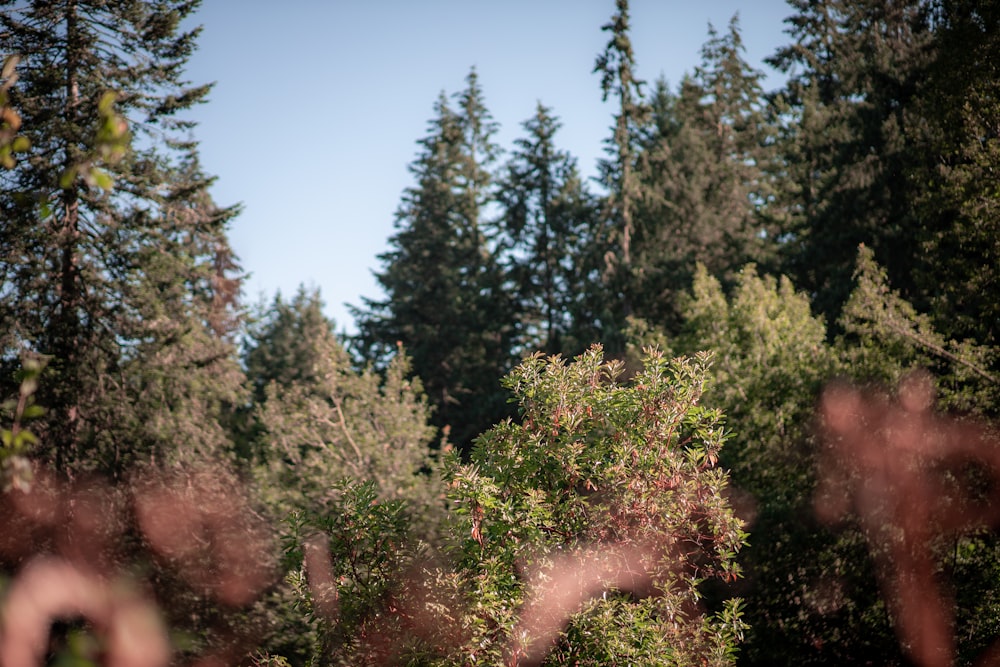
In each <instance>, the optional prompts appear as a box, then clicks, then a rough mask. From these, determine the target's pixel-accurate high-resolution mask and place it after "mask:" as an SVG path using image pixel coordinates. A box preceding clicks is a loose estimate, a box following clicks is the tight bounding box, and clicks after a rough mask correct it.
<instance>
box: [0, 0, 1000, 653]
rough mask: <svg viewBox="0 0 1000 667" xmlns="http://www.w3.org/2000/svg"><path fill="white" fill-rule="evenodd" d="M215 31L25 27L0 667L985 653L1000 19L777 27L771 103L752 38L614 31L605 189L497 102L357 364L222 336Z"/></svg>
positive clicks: (399, 254)
mask: <svg viewBox="0 0 1000 667" xmlns="http://www.w3.org/2000/svg"><path fill="white" fill-rule="evenodd" d="M197 5H198V2H191V1H188V0H184V1H180V0H156V1H139V0H119V1H114V2H103V1H101V2H98V1H96V0H61V1H59V2H42V1H41V0H30V1H28V2H22V3H13V2H6V1H4V2H0V51H2V52H3V53H4V54H5V55H9V56H10V57H9V58H8V59H7V60H6V61H5V64H4V67H3V71H2V80H0V106H2V116H0V123H2V125H0V167H2V168H0V216H2V220H0V322H2V327H0V397H2V398H3V399H5V402H4V403H3V406H2V408H3V414H2V418H3V421H2V422H0V426H2V429H3V431H2V434H3V443H2V449H0V464H2V482H3V491H2V496H0V503H2V505H3V507H2V509H0V511H2V512H3V515H4V516H5V517H8V518H7V519H6V520H5V521H6V526H5V527H4V528H3V529H0V533H2V534H0V593H2V597H0V600H3V602H2V605H3V606H2V611H0V620H2V623H3V627H0V662H3V663H4V664H10V665H11V666H12V667H14V666H16V665H22V664H23V665H25V666H27V665H32V664H38V663H39V662H40V661H46V660H47V661H66V660H70V661H73V664H82V665H87V664H103V662H105V661H111V662H114V661H115V660H116V659H121V660H125V658H122V656H123V655H130V656H132V657H131V658H128V659H129V660H134V662H116V664H130V665H140V664H142V665H146V664H148V665H150V666H151V667H152V666H153V665H160V664H164V663H166V662H177V663H186V662H193V661H196V660H216V661H220V662H222V663H244V664H250V663H252V664H255V665H273V666H280V665H295V666H298V665H334V664H412V665H416V664H426V665H476V664H484V665H498V664H509V665H528V664H541V663H543V662H544V664H553V665H555V664H575V665H609V664H630V665H632V664H635V665H640V664H648V665H662V664H669V665H703V664H711V665H726V664H733V663H737V662H738V663H740V664H746V665H796V666H797V667H798V666H801V665H804V664H808V665H813V664H815V665H819V664H836V665H843V664H886V665H905V664H920V665H928V666H930V665H950V664H976V662H977V660H987V659H988V656H989V655H992V653H990V652H989V651H990V648H989V647H990V646H991V645H992V644H993V642H994V641H995V639H996V637H997V635H998V634H1000V543H998V540H997V538H996V536H995V535H994V534H993V533H992V532H991V531H990V529H991V528H993V527H995V525H996V524H1000V520H998V519H997V518H996V517H993V516H992V514H993V512H992V511H991V510H990V509H989V508H990V507H991V506H992V503H993V500H995V499H996V498H995V496H996V495H997V490H996V489H997V488H1000V482H998V480H1000V465H995V464H994V463H993V462H994V461H1000V456H998V455H997V454H996V450H997V448H998V447H1000V446H998V445H996V443H997V442H1000V440H998V436H997V434H996V432H995V431H994V430H993V429H992V427H988V426H984V424H988V423H989V422H990V420H994V419H996V418H997V416H998V413H1000V354H998V353H1000V330H998V326H1000V189H998V187H1000V186H998V184H1000V176H998V170H1000V71H998V68H1000V5H998V4H997V3H995V2H982V1H974V0H900V1H896V0H852V1H847V0H789V2H788V5H789V6H788V18H787V19H786V32H787V36H788V44H787V45H786V46H783V47H781V48H779V49H778V50H777V51H776V52H775V53H774V54H773V55H772V56H771V57H770V58H769V59H768V63H769V64H770V65H771V66H773V67H774V68H776V69H777V70H778V71H780V72H781V73H782V74H783V76H784V83H783V85H782V86H781V88H779V89H777V90H771V91H767V90H764V89H763V87H762V86H763V83H762V82H763V80H764V76H763V74H762V73H761V72H760V71H758V70H756V69H754V68H753V67H752V66H751V65H750V64H749V63H747V62H746V61H745V59H744V49H743V44H742V36H741V32H740V26H739V21H738V17H733V19H732V21H731V22H730V23H729V25H728V26H726V27H725V28H724V29H722V30H718V29H716V28H712V27H710V28H709V31H708V35H707V40H706V42H705V44H704V46H703V48H702V51H701V60H700V62H699V64H698V65H697V66H695V67H694V69H693V70H692V71H691V72H690V73H689V74H688V75H687V76H685V77H684V78H683V80H682V81H680V82H679V84H677V85H676V86H673V87H671V86H669V85H668V84H667V83H666V82H665V81H662V80H659V81H653V82H648V81H644V80H643V79H642V78H641V77H640V74H641V72H642V71H643V68H640V66H639V61H640V60H641V54H637V53H635V52H634V51H633V48H632V44H631V41H630V37H629V35H630V29H631V25H630V15H629V7H628V2H627V0H616V2H615V6H614V7H613V8H612V7H609V10H610V11H611V12H612V14H611V20H610V22H609V23H608V24H607V25H605V26H603V28H602V27H600V26H595V30H598V29H602V30H603V31H604V33H605V35H606V37H607V45H606V48H605V49H604V50H603V51H602V52H601V53H599V54H596V60H595V62H594V63H580V66H581V67H592V68H593V72H594V74H595V103H597V101H598V100H600V99H602V98H603V99H604V100H605V101H611V102H613V108H614V110H615V113H614V115H613V118H612V119H611V127H610V131H609V136H608V137H607V138H606V139H605V146H606V151H605V156H604V158H603V159H602V160H601V161H600V163H599V165H598V167H599V168H598V174H599V175H598V177H597V178H596V179H585V178H583V177H582V176H581V174H580V171H579V168H578V165H577V161H576V159H575V158H574V157H573V156H572V155H571V154H570V153H569V152H568V151H566V150H565V149H563V148H561V147H560V144H559V129H560V121H559V117H558V115H557V114H556V112H555V110H553V109H551V108H548V107H546V106H545V105H544V104H543V103H542V102H541V101H539V102H538V105H537V108H536V111H535V114H534V115H533V116H532V117H531V118H529V119H526V120H525V121H524V123H523V124H522V133H521V137H520V138H519V139H517V140H516V141H515V142H514V145H513V146H510V147H501V146H499V145H498V144H497V143H496V141H495V136H496V132H497V129H498V128H497V125H496V123H495V122H494V120H493V118H492V117H491V115H490V113H489V109H488V105H487V95H486V93H485V86H484V84H483V83H481V82H480V80H479V77H478V75H477V73H476V71H475V70H474V69H473V70H472V71H470V73H469V75H468V77H467V78H466V80H465V85H464V87H463V88H462V89H461V90H459V91H458V92H456V93H454V94H451V95H449V94H445V93H442V94H441V95H440V96H439V97H438V98H437V101H436V102H435V103H434V105H433V108H432V115H431V118H430V121H429V123H428V129H427V133H426V135H425V136H424V137H423V138H421V139H419V141H418V144H417V146H418V148H417V154H416V156H415V158H414V160H413V162H412V163H411V164H410V172H411V174H412V185H411V186H410V187H408V188H407V189H406V190H405V192H404V193H403V194H402V198H401V201H400V205H399V208H398V211H397V214H396V219H395V232H394V234H393V236H392V237H391V238H390V239H389V240H388V248H387V250H386V252H385V253H384V254H383V255H381V256H380V261H381V268H380V270H379V271H378V272H377V274H376V275H377V279H378V282H379V284H380V286H381V288H382V290H383V292H384V298H382V299H370V300H365V301H364V303H362V304H360V305H358V306H355V307H354V308H353V309H352V312H353V315H354V317H355V319H356V322H355V323H356V328H357V332H358V333H357V334H356V335H352V336H345V335H338V334H336V332H335V329H334V325H333V323H332V322H331V321H329V320H328V319H327V318H326V317H325V316H324V314H323V303H322V298H321V295H320V293H319V291H318V290H307V289H305V288H302V289H300V290H299V291H298V292H297V293H296V294H294V295H291V296H284V295H280V294H279V295H277V296H275V297H274V299H273V301H271V302H270V303H264V304H260V305H258V306H257V307H256V308H253V307H251V308H247V307H246V306H245V305H244V304H243V303H242V302H241V299H240V296H241V295H240V286H241V276H242V271H243V267H241V266H240V265H239V262H238V259H237V258H236V257H235V256H234V254H233V252H232V249H231V247H230V245H229V241H228V237H227V234H228V229H229V227H230V226H231V225H232V224H238V215H239V207H238V206H224V205H218V204H216V203H215V202H214V201H213V199H212V197H211V195H210V188H211V185H212V180H213V179H212V177H211V176H210V175H208V174H206V173H205V172H204V171H203V169H202V167H201V165H200V163H199V160H198V144H197V141H196V140H195V139H194V138H192V136H193V134H194V133H195V130H196V128H195V127H194V124H193V123H192V122H190V121H188V120H185V118H184V115H185V112H186V111H187V110H189V109H190V108H191V107H192V106H193V105H195V104H198V103H201V102H203V101H205V100H207V99H208V96H209V93H210V86H208V85H192V84H191V83H189V82H187V81H186V80H185V77H184V66H185V64H186V61H187V60H188V58H189V57H190V56H191V54H192V53H193V52H194V50H195V49H196V48H197V38H198V34H199V32H200V29H197V28H195V29H190V30H189V29H186V28H183V26H184V25H187V24H188V23H187V21H188V20H189V19H191V18H192V17H194V18H196V9H197ZM486 83H488V82H486ZM834 378H840V379H841V382H842V383H846V382H850V383H854V386H857V387H861V388H860V389H857V390H854V389H851V390H849V391H848V390H846V389H844V388H843V387H846V386H848V385H846V384H843V385H836V384H835V385H833V387H834V388H833V389H831V390H828V391H827V393H825V394H824V387H827V386H830V385H829V383H830V381H831V380H832V379H834ZM837 387H841V388H840V389H837ZM897 387H898V388H899V389H898V392H897V390H896V388H897ZM6 399H9V400H6ZM818 406H822V408H823V409H822V410H821V411H820V412H819V413H818V412H817V407H818ZM844 406H847V407H844ZM845 410H846V412H845ZM934 410H940V411H942V412H947V413H950V414H951V415H952V417H951V418H949V419H951V420H953V421H946V420H943V419H937V418H934V419H932V417H931V415H932V413H933V412H934ZM845 414H846V415H848V416H847V417H845V416H844V415H845ZM918 418H919V420H923V421H919V420H918ZM935 419H936V420H935ZM894 420H895V421H894ZM917 421H919V423H921V424H931V425H933V429H931V430H933V432H934V433H935V434H936V435H935V437H936V438H937V440H935V442H941V443H946V444H947V443H950V444H947V446H948V447H951V448H952V449H951V450H948V451H955V452H961V454H960V456H959V455H958V454H956V457H958V459H956V460H957V463H956V460H952V459H951V458H948V457H946V456H945V455H937V456H936V457H935V455H933V454H931V455H929V456H924V455H923V454H920V453H919V452H918V453H917V454H914V453H913V452H914V451H916V450H917V449H919V448H917V447H916V446H912V447H910V449H907V450H906V451H907V452H909V453H907V454H905V455H901V456H900V457H899V459H898V460H895V459H893V458H892V457H888V456H887V455H885V452H895V451H897V450H894V449H892V447H896V446H899V445H898V443H899V439H898V438H899V433H911V432H912V433H915V434H916V435H913V436H912V437H913V438H916V439H917V440H918V441H921V442H922V440H920V438H924V439H925V440H926V439H928V438H930V436H928V435H927V433H930V432H931V431H930V430H927V431H926V432H925V431H919V430H917V431H914V430H913V428H910V429H909V430H907V428H909V426H908V425H912V424H914V423H917ZM914 428H915V427H914ZM927 428H928V429H930V428H931V427H930V426H928V427H927ZM935 429H936V430H935ZM963 429H964V430H963ZM950 433H957V434H960V435H957V436H955V437H954V438H952V439H951V440H949V439H948V438H950V437H951V436H950V435H947V434H950ZM942 434H944V435H942ZM924 436H926V437H924ZM928 441H929V440H928ZM957 441H961V442H960V446H959V445H955V444H954V443H955V442H957ZM855 443H863V445H864V447H866V448H867V449H864V448H861V449H857V450H851V449H850V447H851V446H854V444H855ZM968 443H973V445H974V446H973V445H969V444H968ZM901 446H902V447H903V449H906V447H908V446H909V445H907V444H906V443H905V442H904V443H903V445H901ZM844 451H855V454H853V455H851V456H850V457H848V458H849V459H853V460H847V461H844V460H840V459H838V458H837V457H838V456H839V454H838V452H844ZM898 451H902V450H898ZM857 452H860V453H857ZM874 452H879V454H877V456H886V458H885V461H887V462H882V461H883V459H878V460H877V461H876V460H875V459H874V458H872V457H874V456H876V454H875V453H874ZM845 471H846V472H845ZM834 473H836V474H834ZM838 475H839V476H838ZM870 475H880V477H877V479H878V480H881V481H880V482H878V483H877V484H875V483H872V482H871V481H870V479H869V476H870ZM831 480H835V481H831ZM913 480H918V481H919V483H915V482H913ZM873 484H874V485H873ZM931 489H933V493H931V492H930V491H929V490H931ZM918 491H924V492H926V493H925V494H924V495H925V496H934V497H921V496H920V494H919V493H918V494H917V496H913V495H912V494H913V493H916V492H918ZM904 493H909V494H911V495H910V496H906V498H905V500H901V498H902V497H903V494H904ZM831 494H832V495H831ZM838 494H840V495H839V497H836V498H833V499H831V498H832V497H833V496H837V495H838ZM873 499H875V500H873ZM876 500H877V502H876ZM873 503H874V504H877V505H878V508H877V509H874V505H873ZM901 503H904V504H903V505H901ZM907 507H909V509H911V510H912V514H913V516H920V517H921V518H922V519H923V518H926V521H922V522H921V526H919V530H917V528H916V527H914V526H911V525H910V523H909V522H907V521H905V520H904V521H902V522H897V525H895V526H894V525H891V523H887V522H886V517H895V518H897V519H898V518H899V517H901V516H904V517H905V515H906V512H905V511H904V509H906V508H907ZM940 508H947V511H944V510H942V511H940V512H939V511H938V510H939V509H940ZM969 508H972V509H969ZM966 509H969V511H968V512H965V511H964V510H966ZM973 509H974V511H973ZM959 515H961V516H965V517H970V516H972V517H975V521H972V520H965V519H963V520H958V519H955V517H956V516H959ZM833 519H837V521H836V522H833ZM894 531H895V532H894ZM916 535H919V536H920V539H919V540H918V539H917V538H916V537H914V536H916ZM892 572H895V574H894V575H891V574H890V573H892ZM900 573H902V574H900ZM910 573H913V577H914V578H912V579H906V576H909V574H910ZM46 579H48V580H50V581H61V582H63V584H60V585H58V586H57V588H59V591H60V592H59V594H58V595H56V594H54V593H53V594H52V595H50V596H48V597H46V595H47V594H46V595H43V594H42V593H40V592H38V591H40V590H41V589H40V588H39V589H36V588H33V587H37V586H42V585H43V582H44V581H45V580H46ZM65 582H70V583H65ZM907 582H909V584H907ZM915 582H919V583H921V584H922V586H916V588H922V589H925V592H924V593H923V594H925V595H926V596H928V597H924V598H919V596H918V598H914V597H912V596H911V597H906V596H905V595H903V594H902V593H901V590H902V589H905V588H907V586H908V585H909V586H910V588H914V587H915ZM71 584H72V585H71ZM938 587H939V588H940V591H938ZM929 589H934V591H933V594H932V593H931V592H930V591H929ZM73 595H79V596H80V597H77V598H74V597H72V596H73ZM33 596H34V597H33ZM52 596H55V597H52ZM59 596H65V597H59ZM56 598H58V600H57V601H55V602H52V600H53V599H56ZM25 599H29V600H30V599H36V600H42V599H44V600H48V601H50V602H51V609H50V608H49V607H45V606H44V604H43V603H38V605H37V608H36V612H37V613H36V614H35V616H33V615H32V614H27V613H23V609H21V608H18V607H17V606H16V603H19V601H23V600H25ZM914 599H920V600H922V602H923V603H928V600H930V601H932V602H933V603H934V610H932V612H928V613H927V614H924V616H923V617H921V618H922V620H919V621H913V618H914V617H913V615H912V614H911V613H909V611H908V605H909V606H911V607H912V606H913V605H912V603H913V600H914ZM95 600H97V602H95ZM147 603H148V604H147ZM45 604H48V602H47V603H45ZM143 605H147V606H143ZM150 605H151V606H150ZM125 608H127V609H131V610H133V611H135V610H141V613H139V612H135V613H132V614H131V615H125V614H122V613H120V611H119V610H121V609H125ZM39 609H41V610H42V611H38V610H39ZM150 610H152V611H150ZM43 612H45V613H43ZM48 612H51V619H50V617H49V616H47V615H46V614H47V613H48ZM147 612H148V615H143V614H147ZM33 613H34V612H33ZM137 614H138V615H137ZM36 616H37V618H36ZM126 617H128V618H131V619H133V620H132V621H126V620H125V619H126ZM135 618H140V619H142V620H141V622H140V623H139V624H138V625H135V621H134V619H135ZM14 619H17V622H16V623H15V620H14ZM50 620H55V621H56V622H55V623H54V624H51V623H50ZM17 623H20V625H17ZM32 623H36V625H37V627H36V626H34V625H31V624H32ZM127 623H133V625H125V624H127ZM914 623H916V625H914ZM921 624H922V625H921ZM123 627H127V628H128V629H129V632H136V633H139V634H136V635H135V636H137V637H144V636H148V639H147V640H146V643H145V644H144V645H145V646H146V648H147V649H148V650H146V651H144V652H143V651H140V652H138V653H135V654H130V653H128V651H129V648H128V646H129V644H128V642H127V641H124V640H123V639H122V637H124V636H131V635H128V632H125V631H124V630H122V628H123ZM143 632H147V633H149V634H148V635H143V634H142V633H143ZM154 649H155V650H154ZM161 649H162V650H161ZM140 653H141V654H142V656H143V657H141V658H140V657H138V656H139V654H140ZM171 656H172V657H171ZM983 656H986V657H983Z"/></svg>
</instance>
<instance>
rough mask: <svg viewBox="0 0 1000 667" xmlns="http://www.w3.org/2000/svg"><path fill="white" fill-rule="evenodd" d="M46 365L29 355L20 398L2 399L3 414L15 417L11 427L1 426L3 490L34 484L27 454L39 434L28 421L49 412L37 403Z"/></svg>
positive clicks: (24, 363) (21, 378)
mask: <svg viewBox="0 0 1000 667" xmlns="http://www.w3.org/2000/svg"><path fill="white" fill-rule="evenodd" d="M44 368H45V359H44V358H36V357H31V356H27V355H26V356H25V358H24V359H23V360H22V362H21V371H20V372H19V373H18V375H17V379H18V380H19V382H20V385H19V386H18V392H17V398H12V399H8V400H6V401H4V402H3V403H0V414H3V415H4V416H5V417H7V416H8V415H9V417H10V419H11V425H10V428H9V429H8V428H0V492H3V493H7V492H9V491H10V490H11V489H17V490H21V491H27V490H28V489H30V488H31V481H32V479H33V477H34V473H33V471H32V469H31V463H30V461H29V459H28V456H27V455H28V454H29V453H31V449H32V446H33V445H35V444H36V443H37V442H38V438H37V437H36V436H35V434H34V433H32V432H31V431H29V430H28V429H27V426H26V423H27V422H29V421H31V420H32V419H38V418H39V417H41V416H42V415H44V414H45V408H43V407H42V406H40V405H38V404H36V403H35V392H36V391H38V379H39V377H40V376H41V374H42V370H43V369H44Z"/></svg>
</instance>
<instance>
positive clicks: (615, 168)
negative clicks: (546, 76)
mask: <svg viewBox="0 0 1000 667" xmlns="http://www.w3.org/2000/svg"><path fill="white" fill-rule="evenodd" d="M615 9H616V12H615V14H614V15H613V16H612V17H611V21H610V22H609V23H607V24H605V25H604V26H602V27H601V30H603V31H604V32H608V33H610V39H609V40H608V43H607V45H606V46H605V47H604V51H603V52H602V53H601V54H600V55H598V56H597V60H596V62H595V63H594V72H595V73H600V75H601V99H602V100H603V101H605V102H606V101H607V100H608V97H612V96H613V97H614V98H617V103H618V105H617V107H618V108H617V110H616V113H615V125H614V134H613V135H612V136H611V137H610V138H609V139H607V140H606V141H605V143H606V146H607V148H606V151H607V153H608V159H605V160H601V161H600V162H599V163H598V169H599V171H600V177H599V178H600V181H601V182H602V183H603V184H604V186H605V187H606V188H607V191H608V196H607V199H606V200H605V202H604V207H603V211H602V219H603V221H604V230H603V234H602V235H601V236H600V237H599V243H600V245H601V247H602V249H603V250H604V251H605V252H604V253H603V254H604V259H605V267H604V276H605V284H606V291H607V296H606V298H607V305H606V306H605V308H604V309H603V310H604V312H603V313H602V314H603V315H604V318H605V322H604V325H605V330H604V332H603V333H604V336H603V340H604V341H605V342H606V343H607V344H609V345H613V346H617V345H618V344H620V340H619V339H620V335H619V334H620V331H619V330H620V329H621V327H622V326H624V323H625V320H626V318H628V317H629V316H630V315H632V310H633V308H634V303H633V302H634V300H635V296H634V294H633V292H634V290H635V286H634V285H633V282H634V276H633V271H634V268H633V250H632V243H633V236H635V227H636V223H635V219H634V218H635V207H636V204H637V203H638V201H639V199H640V198H641V197H642V192H641V186H640V181H639V179H638V177H637V175H636V171H635V162H636V155H637V148H638V147H637V145H636V144H637V139H638V135H639V128H641V127H642V126H643V124H645V122H646V121H647V119H648V118H649V111H650V109H649V106H648V105H647V104H646V103H645V100H644V98H643V93H642V86H643V85H644V83H645V82H643V81H642V80H640V79H639V78H637V77H636V74H635V70H636V61H635V53H634V51H633V49H632V40H631V38H630V37H629V30H630V29H631V19H630V17H629V7H628V0H615ZM615 351H617V350H615Z"/></svg>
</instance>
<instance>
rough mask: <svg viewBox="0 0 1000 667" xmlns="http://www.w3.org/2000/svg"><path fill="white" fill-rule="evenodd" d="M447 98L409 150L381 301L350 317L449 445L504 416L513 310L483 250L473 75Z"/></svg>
mask: <svg viewBox="0 0 1000 667" xmlns="http://www.w3.org/2000/svg"><path fill="white" fill-rule="evenodd" d="M466 81H467V87H466V89H465V90H464V91H462V92H461V93H459V94H458V95H456V96H455V101H456V102H457V109H453V108H452V107H451V106H449V103H448V99H447V98H446V97H445V96H444V95H443V94H442V96H441V97H440V98H439V99H438V101H437V104H436V105H435V108H434V110H435V114H436V117H435V118H434V119H433V120H432V121H431V131H430V133H429V134H428V136H427V137H425V138H424V139H422V140H421V141H420V142H419V143H420V146H421V152H420V155H419V156H418V158H417V159H416V160H415V161H414V163H413V164H412V165H411V167H410V171H411V172H412V174H413V176H414V178H415V180H416V184H415V185H414V186H412V187H410V188H408V189H407V190H406V192H405V194H404V195H403V202H402V204H401V205H400V208H399V210H398V212H397V214H396V230H397V231H396V234H395V235H394V236H393V237H392V238H391V239H390V241H389V243H390V246H391V249H390V250H389V251H388V252H386V253H384V254H382V255H381V256H380V259H381V261H382V262H383V263H384V265H385V269H384V270H383V271H382V272H381V273H379V274H377V276H376V277H377V279H378V282H379V284H380V285H381V287H382V289H383V290H384V291H385V294H386V299H385V300H384V301H375V300H370V299H366V300H365V306H366V309H365V310H362V309H354V313H355V315H356V317H357V318H358V329H359V331H360V333H359V336H358V342H359V345H360V348H361V350H362V353H363V354H364V355H365V356H366V357H367V358H369V359H373V360H376V361H378V362H379V363H385V362H386V360H387V359H388V358H390V357H391V356H392V355H393V354H395V352H396V350H397V346H398V344H400V343H401V344H402V345H403V346H404V347H405V348H406V350H407V351H408V352H409V353H410V354H411V355H412V358H413V369H414V371H415V373H416V374H417V375H418V376H419V377H420V378H421V380H423V382H424V386H425V387H426V390H427V395H428V398H429V399H430V402H431V405H432V406H433V408H434V416H433V420H434V423H435V425H437V426H439V427H442V428H447V429H449V431H450V434H451V435H450V437H451V438H452V439H453V440H454V442H456V443H457V444H459V445H465V444H468V443H469V442H470V441H471V439H472V438H473V436H475V435H476V434H477V433H479V432H481V431H482V430H484V429H485V428H487V427H488V426H489V425H490V424H492V423H494V422H495V421H497V420H498V419H500V418H501V417H502V416H503V415H504V414H506V406H505V403H504V399H503V394H502V392H501V391H500V388H499V385H498V378H500V377H501V376H502V375H503V373H504V371H505V370H506V369H507V368H508V367H509V366H510V365H511V360H510V355H511V349H512V338H513V335H514V326H513V319H514V315H513V306H512V303H511V299H510V297H509V296H508V294H507V292H506V290H505V286H506V285H505V280H504V276H503V275H502V272H501V271H500V269H499V266H498V263H497V259H496V255H495V253H494V249H493V248H492V247H491V244H490V243H489V242H488V240H487V233H486V232H487V229H486V228H485V226H486V222H487V220H486V212H487V204H488V203H489V202H490V201H491V200H492V197H493V192H492V187H493V184H492V176H491V174H490V168H491V167H492V165H493V162H494V161H495V159H496V156H497V150H498V149H497V148H496V146H495V145H494V144H493V143H492V136H493V134H494V132H495V130H496V127H495V124H494V122H493V121H492V118H491V116H490V115H489V112H488V111H487V110H486V107H485V104H484V101H483V94H482V90H481V88H480V86H479V81H478V78H477V76H476V73H475V71H474V70H473V71H472V73H470V74H469V76H468V78H467V80H466Z"/></svg>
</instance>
